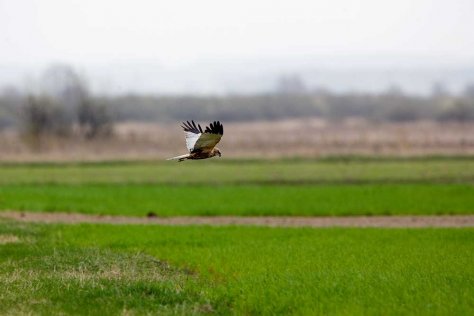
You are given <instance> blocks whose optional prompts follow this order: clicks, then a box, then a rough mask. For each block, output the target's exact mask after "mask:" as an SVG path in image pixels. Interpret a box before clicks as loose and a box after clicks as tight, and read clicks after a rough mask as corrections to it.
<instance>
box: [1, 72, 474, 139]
mask: <svg viewBox="0 0 474 316" xmlns="http://www.w3.org/2000/svg"><path fill="white" fill-rule="evenodd" d="M38 86H39V87H40V88H36V89H34V91H28V92H24V91H20V90H18V89H15V88H5V89H3V90H0V128H6V127H16V128H18V129H20V130H22V131H24V132H25V133H27V134H28V133H29V134H35V133H36V134H42V133H43V134H44V133H46V134H48V133H50V134H61V135H67V134H68V133H70V132H71V131H79V132H80V133H82V134H83V135H84V136H85V137H86V138H93V137H95V136H98V135H107V134H110V133H111V131H112V128H113V123H114V122H117V121H146V122H168V121H170V122H175V121H183V120H190V119H194V120H201V121H209V120H217V119H219V120H223V121H256V120H279V119H286V118H302V117H320V118H323V119H328V120H343V119H346V118H351V117H361V118H365V119H368V120H373V121H397V122H400V121H413V120H421V119H424V120H441V121H449V120H451V121H459V122H462V121H474V85H468V86H467V87H466V89H465V91H464V93H462V94H460V95H451V94H449V93H447V92H446V90H445V89H443V87H442V86H438V87H437V88H436V89H434V90H433V93H432V95H431V96H427V97H420V96H411V95H406V94H404V93H403V92H402V91H401V90H400V89H397V88H396V87H393V88H391V89H388V90H387V91H386V92H385V93H380V94H361V93H346V94H336V93H332V92H330V91H327V90H324V89H319V90H314V89H313V90H308V89H306V88H305V87H304V86H303V85H302V84H301V83H300V82H299V81H298V79H297V78H296V79H295V78H293V79H292V80H282V81H281V82H280V83H279V85H278V86H277V88H276V89H275V91H274V92H272V93H265V94H263V93H262V94H257V95H226V96H197V95H187V96H185V95H176V96H146V95H124V96H115V97H103V96H97V95H93V94H91V93H90V92H89V89H88V86H87V83H86V82H85V80H84V79H83V78H82V77H81V76H79V75H78V74H77V73H76V72H75V71H74V70H73V69H71V68H70V67H67V66H55V67H51V68H50V69H48V70H47V71H46V72H45V74H44V76H43V78H42V80H41V82H40V84H39V85H38Z"/></svg>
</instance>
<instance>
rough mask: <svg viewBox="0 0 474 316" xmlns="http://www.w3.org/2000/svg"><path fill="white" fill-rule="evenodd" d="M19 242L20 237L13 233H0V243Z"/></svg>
mask: <svg viewBox="0 0 474 316" xmlns="http://www.w3.org/2000/svg"><path fill="white" fill-rule="evenodd" d="M18 242H20V238H19V237H18V236H15V235H9V234H5V235H0V245H6V244H14V243H18Z"/></svg>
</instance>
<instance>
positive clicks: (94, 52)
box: [0, 0, 474, 66]
mask: <svg viewBox="0 0 474 316" xmlns="http://www.w3.org/2000/svg"><path fill="white" fill-rule="evenodd" d="M473 30H474V1H473V0H389V1H383V0H365V1H363V0H360V1H349V0H331V1H327V0H324V1H314V0H309V1H303V0H289V1H275V0H268V1H267V0H264V1H261V0H260V1H259V0H239V1H232V2H231V1H223V0H216V1H211V0H198V1H197V0H189V1H182V0H167V1H156V0H155V1H153V0H150V1H144V0H133V1H125V0H120V1H119V0H77V1H76V0H36V1H35V0H0V64H5V63H14V64H17V63H19V64H22V63H27V64H30V63H41V64H46V63H51V62H69V63H73V64H93V63H104V62H111V61H112V62H123V61H127V62H128V61H132V62H135V61H152V62H158V63H160V64H162V65H165V66H167V65H169V66H179V65H184V64H187V63H192V62H194V61H196V60H200V59H213V58H231V59H232V58H236V59H245V58H255V57H259V58H261V57H271V58H280V57H283V58H294V59H297V58H308V57H310V56H318V55H321V56H331V55H334V56H376V55H377V56H386V58H387V59H389V58H391V57H390V56H421V57H426V58H428V59H430V58H431V59H434V60H437V59H440V60H447V61H451V62H455V63H456V62H460V63H463V62H466V61H468V62H469V61H470V60H474V31H473Z"/></svg>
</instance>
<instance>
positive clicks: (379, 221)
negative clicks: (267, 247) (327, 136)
mask: <svg viewBox="0 0 474 316" xmlns="http://www.w3.org/2000/svg"><path fill="white" fill-rule="evenodd" d="M0 218H6V219H13V220H17V221H22V222H37V223H66V224H80V223H97V224H156V225H175V226H183V225H211V226H223V225H245V226H269V227H402V228H403V227H406V228H409V227H411V228H416V227H474V215H442V216H338V217H301V216H261V217H255V216H252V217H238V216H179V217H128V216H109V215H87V214H78V213H34V212H18V211H5V212H0Z"/></svg>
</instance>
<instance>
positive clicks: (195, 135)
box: [167, 121, 224, 161]
mask: <svg viewBox="0 0 474 316" xmlns="http://www.w3.org/2000/svg"><path fill="white" fill-rule="evenodd" d="M181 127H182V128H183V129H184V133H185V134H186V147H188V150H189V154H185V155H181V156H177V157H173V158H168V159H167V160H178V161H183V160H186V159H206V158H212V157H214V156H216V155H218V156H219V157H221V152H220V150H219V148H217V147H216V145H217V143H218V142H219V141H220V140H221V138H222V135H224V126H222V124H221V123H220V122H219V121H214V122H213V123H211V124H209V126H206V129H205V130H204V132H203V131H202V128H201V125H199V124H197V126H196V123H194V121H191V122H189V121H186V122H183V125H182V126H181Z"/></svg>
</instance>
